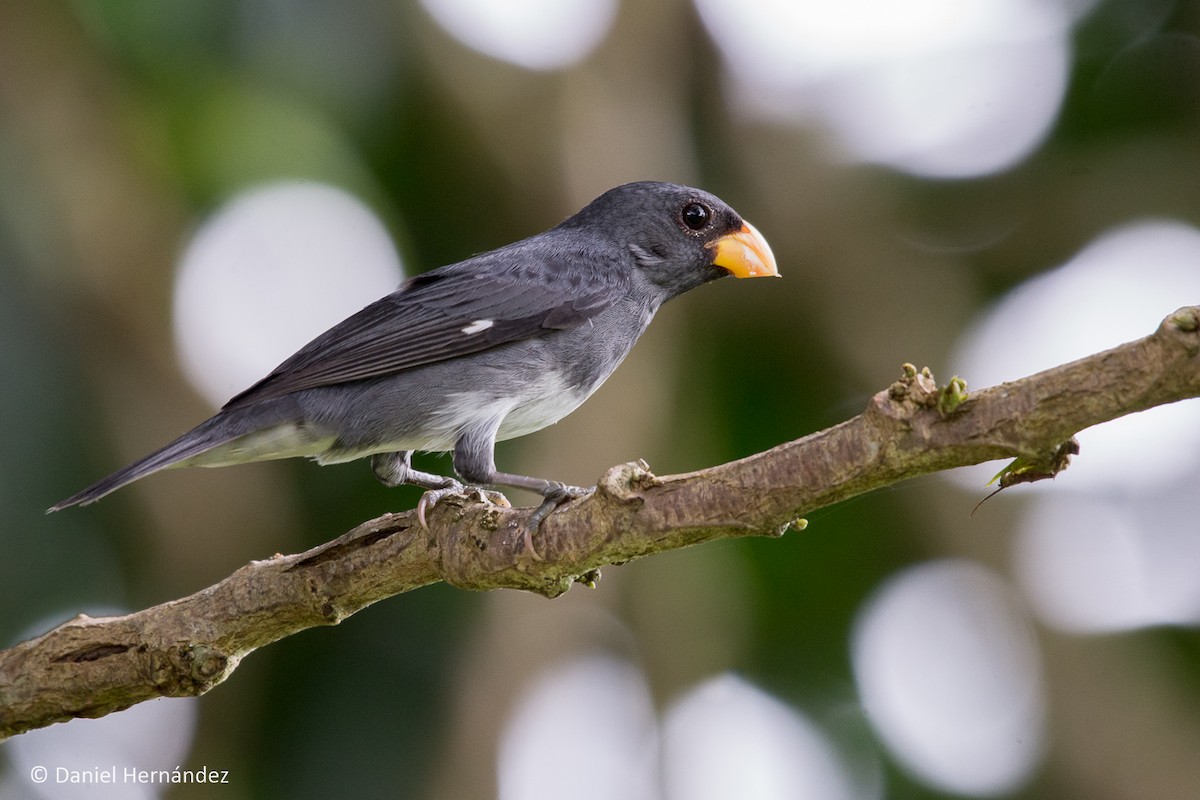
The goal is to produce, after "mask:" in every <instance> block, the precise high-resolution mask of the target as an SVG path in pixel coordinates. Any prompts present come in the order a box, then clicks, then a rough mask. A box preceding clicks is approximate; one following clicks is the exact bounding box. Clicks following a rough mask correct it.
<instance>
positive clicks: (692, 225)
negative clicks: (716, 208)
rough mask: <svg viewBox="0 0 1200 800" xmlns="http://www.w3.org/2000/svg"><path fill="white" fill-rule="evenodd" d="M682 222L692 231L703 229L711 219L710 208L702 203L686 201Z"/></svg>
mask: <svg viewBox="0 0 1200 800" xmlns="http://www.w3.org/2000/svg"><path fill="white" fill-rule="evenodd" d="M682 216H683V224H684V225H686V226H688V228H689V229H691V230H693V231H699V230H703V229H704V226H706V225H707V224H708V221H709V220H710V219H712V209H711V208H709V207H708V206H706V205H704V204H703V203H688V204H687V205H686V206H684V207H683V214H682Z"/></svg>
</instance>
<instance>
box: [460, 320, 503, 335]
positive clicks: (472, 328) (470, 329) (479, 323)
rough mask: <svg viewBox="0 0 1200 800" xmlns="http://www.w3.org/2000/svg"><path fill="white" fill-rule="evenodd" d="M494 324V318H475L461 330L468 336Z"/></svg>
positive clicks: (481, 331)
mask: <svg viewBox="0 0 1200 800" xmlns="http://www.w3.org/2000/svg"><path fill="white" fill-rule="evenodd" d="M495 324H496V320H494V319H477V320H475V321H474V322H472V323H471V324H470V325H468V326H467V327H465V328H463V329H462V332H463V333H465V334H467V335H468V336H470V335H471V334H473V333H483V332H484V331H486V330H487V329H488V328H490V327H492V326H493V325H495Z"/></svg>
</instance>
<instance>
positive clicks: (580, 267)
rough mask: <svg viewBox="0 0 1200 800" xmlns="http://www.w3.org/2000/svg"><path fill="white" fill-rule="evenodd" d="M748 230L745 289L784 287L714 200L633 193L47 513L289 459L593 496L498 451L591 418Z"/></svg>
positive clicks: (304, 351)
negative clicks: (177, 470) (157, 484)
mask: <svg viewBox="0 0 1200 800" xmlns="http://www.w3.org/2000/svg"><path fill="white" fill-rule="evenodd" d="M697 223H703V225H702V226H701V227H693V226H694V225H696V224H697ZM746 231H750V232H751V233H752V236H753V242H752V243H751V245H750V247H751V248H752V249H754V250H755V253H757V254H759V255H762V252H763V250H765V260H766V261H769V262H770V264H769V271H767V272H751V273H749V274H751V275H756V274H778V273H777V272H775V267H774V261H773V259H772V258H771V257H770V251H769V248H767V247H766V243H765V241H763V240H762V239H761V237H759V236H758V234H757V232H753V230H752V229H751V228H749V226H746V225H745V224H744V223H743V221H742V219H741V217H739V216H738V215H737V214H736V213H735V212H734V211H733V210H732V209H731V208H729V207H728V206H727V205H725V204H724V203H723V202H722V201H720V200H719V199H717V198H716V197H714V196H712V195H711V194H708V193H706V192H702V191H700V190H697V189H691V188H688V187H684V186H676V185H673V184H664V183H634V184H626V185H624V186H619V187H617V188H615V189H612V190H610V191H608V192H606V193H605V194H603V195H601V196H600V197H599V198H597V199H596V200H595V201H593V202H592V203H591V204H589V205H588V206H587V207H586V208H584V209H583V210H582V211H580V212H579V213H578V214H576V215H574V216H573V217H571V218H569V219H567V220H565V221H564V222H562V223H561V224H559V225H557V226H555V227H554V228H552V229H550V230H549V231H546V232H544V233H541V234H538V235H536V236H533V237H530V238H528V239H525V240H522V241H519V242H516V243H514V244H511V245H508V246H506V247H502V248H500V249H497V250H493V251H491V252H488V253H484V254H481V255H478V256H475V257H473V258H469V259H467V260H465V261H461V262H458V263H456V264H451V265H449V266H445V267H441V268H440V269H436V270H433V271H431V272H428V273H425V274H423V275H419V276H417V277H415V278H413V279H411V280H409V281H407V282H406V283H405V284H404V285H403V286H401V287H400V289H398V290H397V291H395V292H393V293H392V294H389V295H387V296H386V297H383V298H381V299H380V300H377V301H376V302H374V303H372V304H371V305H369V306H367V307H366V308H364V309H362V310H361V311H359V312H358V313H356V314H354V315H352V316H350V317H349V318H347V319H346V320H344V321H343V322H341V323H339V324H338V325H335V326H334V327H333V328H331V329H329V330H328V331H326V332H325V333H323V334H321V335H320V336H318V337H317V338H316V339H314V340H313V341H312V342H310V343H309V344H307V345H306V346H304V347H303V348H301V349H300V350H299V351H298V352H297V353H296V354H295V355H293V356H292V357H291V358H289V359H287V360H286V361H284V362H283V363H282V364H280V365H279V366H278V367H277V368H276V369H275V370H273V371H272V372H271V373H270V374H269V375H268V376H266V377H265V378H263V379H262V380H261V381H259V382H258V383H256V384H254V385H253V386H251V387H250V388H248V389H246V390H245V391H244V392H242V393H240V394H238V395H237V396H235V397H234V398H233V399H231V400H230V401H229V402H228V403H227V404H226V405H225V407H224V408H222V409H221V411H220V412H218V413H217V414H216V415H215V416H213V417H212V418H210V419H208V420H206V421H205V422H202V423H201V424H200V425H198V426H196V427H195V428H193V429H192V430H190V431H188V432H187V433H185V434H183V435H182V436H180V437H179V438H178V439H176V440H175V441H173V442H171V443H170V444H168V445H166V446H165V447H163V448H162V449H160V450H158V451H156V452H154V453H151V454H150V455H148V456H146V457H145V458H143V459H141V460H140V461H137V462H135V463H134V464H131V465H129V466H128V467H125V468H124V469H122V470H119V471H118V472H115V473H113V474H112V475H110V476H108V477H106V478H104V479H102V480H100V481H98V482H97V483H95V484H93V485H92V486H89V487H87V488H86V489H84V490H82V491H81V492H79V493H77V494H75V495H73V496H71V497H69V498H67V499H66V500H63V501H62V502H60V503H58V504H56V505H55V506H53V507H52V508H51V509H50V510H51V511H57V510H59V509H62V508H66V507H68V506H73V505H83V504H87V503H91V502H94V501H96V500H99V499H100V498H101V497H103V496H105V495H106V494H108V493H110V492H112V491H114V490H116V489H118V488H120V487H122V486H124V485H126V484H128V483H131V482H132V481H135V480H137V479H139V478H142V477H144V476H146V475H149V474H151V473H154V472H157V471H159V470H162V469H166V468H168V467H182V466H227V465H231V464H239V463H245V462H249V461H260V460H265V459H273V458H287V457H293V456H306V457H309V458H313V459H315V460H316V461H318V462H319V463H322V464H328V463H337V462H342V461H349V460H351V459H356V458H362V457H365V456H371V457H373V461H372V464H373V466H374V468H375V472H376V474H377V475H378V476H379V477H380V479H381V480H383V481H385V482H386V483H389V484H399V483H413V484H416V485H419V486H424V487H425V488H427V489H430V490H431V492H428V493H427V496H428V500H429V504H430V505H432V503H434V502H436V501H437V499H438V497H440V496H441V494H442V493H445V492H446V491H455V490H460V489H461V488H462V486H461V485H460V484H458V483H457V482H456V481H454V480H452V479H449V478H446V477H443V476H438V475H431V474H428V473H422V472H417V471H415V470H413V469H412V468H411V466H410V458H411V453H412V451H415V450H423V451H424V450H432V451H445V450H453V451H454V461H453V463H454V469H455V471H456V472H457V473H458V474H459V475H460V476H461V477H462V478H463V479H464V480H466V481H468V482H469V483H472V484H477V485H506V486H516V487H520V488H525V489H530V490H532V491H536V492H539V493H541V494H542V495H543V496H545V497H546V498H547V502H546V503H543V506H544V507H545V509H544V510H545V511H549V510H552V508H553V507H554V506H555V505H557V504H558V503H561V502H563V501H564V500H565V499H569V498H570V497H575V496H578V495H579V494H581V493H583V492H584V491H585V490H581V489H578V488H577V487H568V486H564V485H563V484H560V483H557V482H555V481H548V480H544V479H541V478H529V477H526V476H521V475H511V474H508V473H503V472H498V471H497V470H496V467H495V464H494V462H493V449H494V447H495V442H496V441H498V440H504V439H509V438H513V437H515V436H522V435H524V434H526V433H531V432H533V431H536V430H539V429H541V428H543V427H545V426H547V425H550V424H552V423H554V422H557V421H558V420H559V419H561V418H562V417H563V416H565V415H566V414H568V413H570V412H571V411H573V410H574V409H575V408H576V407H578V405H579V404H580V403H582V402H583V401H584V400H585V399H587V397H588V396H589V395H590V394H591V393H592V392H593V391H594V390H595V389H596V388H597V387H598V386H599V385H600V384H601V383H602V382H603V381H604V380H605V379H606V378H607V377H608V376H609V375H610V374H611V373H612V371H613V370H614V369H615V368H616V367H617V365H619V364H620V362H621V361H622V360H623V359H624V358H625V356H626V355H627V354H628V353H629V351H630V349H631V348H632V347H633V345H634V343H635V342H636V341H637V339H638V337H639V336H641V334H642V332H643V331H644V330H645V329H646V326H647V325H649V323H650V320H651V319H652V318H653V316H654V313H655V312H656V311H657V310H658V308H659V306H660V305H661V304H662V303H664V302H666V301H667V300H669V299H671V298H673V297H675V296H677V295H679V294H682V293H683V292H685V291H687V290H689V289H692V288H694V287H696V286H699V285H701V284H702V283H705V282H707V281H710V280H713V279H715V278H718V277H721V276H722V275H726V274H729V272H730V271H731V270H732V269H733V268H732V267H730V265H729V264H727V263H725V264H722V265H720V266H718V265H717V263H716V262H717V261H721V260H722V259H723V258H724V257H722V258H718V256H717V253H718V252H719V250H720V248H718V247H717V245H718V244H722V243H723V240H725V242H727V241H728V240H731V239H732V238H737V237H742V238H743V239H744V238H745V237H747V236H750V235H751V234H750V233H746ZM739 232H740V233H739ZM760 244H761V249H760V248H759V245H760ZM725 260H727V259H725ZM739 274H740V272H739ZM741 276H742V277H746V276H747V275H741ZM425 503H426V498H423V499H422V506H421V511H422V519H423V511H424V508H425Z"/></svg>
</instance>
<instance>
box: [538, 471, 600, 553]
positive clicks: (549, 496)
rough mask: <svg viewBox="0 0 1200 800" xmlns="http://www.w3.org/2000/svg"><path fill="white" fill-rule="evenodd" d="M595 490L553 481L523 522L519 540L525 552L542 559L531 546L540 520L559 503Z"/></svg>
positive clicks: (594, 488)
mask: <svg viewBox="0 0 1200 800" xmlns="http://www.w3.org/2000/svg"><path fill="white" fill-rule="evenodd" d="M594 491H596V487H595V486H589V487H584V486H570V485H568V484H565V483H559V482H558V481H554V482H552V483H551V485H550V487H549V488H548V489H547V490H546V491H545V493H544V494H543V495H542V496H543V497H544V498H545V499H544V500H542V504H541V505H540V506H538V507H537V508H535V509H534V510H533V513H532V514H530V515H529V521H528V522H526V523H525V530H523V531H522V532H521V542H522V544H523V545H524V547H525V552H527V553H529V555H530V556H532V557H533V560H534V561H544V560H545V559H543V558H542V557H541V556H540V555H539V554H538V551H537V550H536V549H535V548H534V546H533V534H534V533H535V532H536V531H537V530H538V529H539V528H541V527H542V522H543V521H544V520H545V519H546V517H548V516H550V515H551V514H552V513H554V511H555V510H556V509H557V508H558V507H559V506H561V505H564V504H566V503H569V502H570V501H572V500H577V499H578V498H580V497H587V496H588V495H589V494H591V493H592V492H594Z"/></svg>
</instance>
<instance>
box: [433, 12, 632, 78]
mask: <svg viewBox="0 0 1200 800" xmlns="http://www.w3.org/2000/svg"><path fill="white" fill-rule="evenodd" d="M421 4H422V5H423V6H425V9H426V10H427V11H428V12H429V13H430V15H432V16H433V18H434V19H435V20H437V21H438V23H439V24H440V25H441V26H442V27H443V28H445V29H446V30H447V31H448V32H449V33H450V34H451V35H452V36H454V37H455V38H456V39H458V40H459V41H460V42H462V43H463V44H465V45H467V46H468V47H471V48H473V49H475V50H478V51H479V52H481V53H484V54H486V55H489V56H491V57H492V58H497V59H500V60H502V61H507V62H509V63H512V64H516V65H517V66H520V67H524V68H526V69H533V70H553V69H560V68H562V67H567V66H570V65H571V64H573V63H575V62H577V61H579V60H581V59H583V58H584V57H586V56H587V55H588V54H589V53H591V52H592V50H593V49H595V47H596V46H597V45H599V44H600V42H601V41H603V40H604V37H605V36H607V34H608V31H609V29H610V28H611V27H612V24H613V20H614V18H615V17H616V14H617V0H421Z"/></svg>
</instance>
